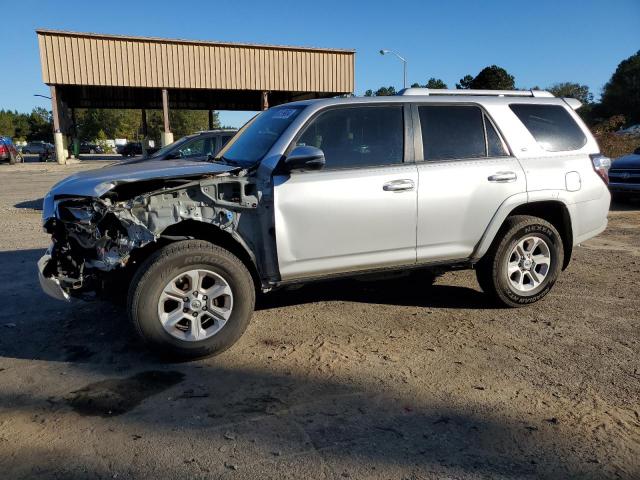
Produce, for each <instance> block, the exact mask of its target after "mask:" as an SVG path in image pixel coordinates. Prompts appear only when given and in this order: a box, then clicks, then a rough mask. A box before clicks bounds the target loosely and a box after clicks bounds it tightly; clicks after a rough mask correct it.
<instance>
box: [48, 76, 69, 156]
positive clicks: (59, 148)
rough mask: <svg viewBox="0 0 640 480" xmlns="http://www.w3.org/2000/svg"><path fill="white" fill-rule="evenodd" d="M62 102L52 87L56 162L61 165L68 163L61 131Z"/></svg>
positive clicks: (53, 86) (52, 86) (54, 87)
mask: <svg viewBox="0 0 640 480" xmlns="http://www.w3.org/2000/svg"><path fill="white" fill-rule="evenodd" d="M60 113H61V112H60V102H59V101H58V91H57V90H56V86H55V85H51V116H52V117H53V144H54V146H55V150H56V161H57V162H58V163H59V164H60V165H64V164H65V163H67V155H66V152H65V151H64V139H63V138H62V131H61V129H60V125H61V122H60Z"/></svg>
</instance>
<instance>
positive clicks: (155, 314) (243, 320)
mask: <svg viewBox="0 0 640 480" xmlns="http://www.w3.org/2000/svg"><path fill="white" fill-rule="evenodd" d="M196 270H197V271H198V272H205V273H204V274H206V275H207V276H205V277H202V278H203V279H202V280H200V281H199V286H202V287H203V289H201V290H200V292H199V296H198V297H195V298H194V297H193V296H192V295H193V294H192V293H189V292H191V291H192V288H191V287H192V286H193V285H189V286H187V287H185V292H186V293H184V295H185V297H184V299H191V300H190V301H189V302H184V301H179V302H177V303H178V305H179V307H178V308H177V309H175V308H173V304H172V302H176V301H175V300H174V299H173V297H171V296H169V297H167V294H165V293H164V292H166V291H167V289H170V286H172V287H177V286H179V285H182V284H184V283H185V281H187V280H189V278H188V277H187V276H186V273H187V272H194V271H196ZM176 279H178V280H176ZM205 280H207V281H208V282H213V281H215V283H214V284H213V286H211V287H209V289H206V290H205V289H204V287H205V283H204V282H205ZM225 284H226V286H225ZM220 285H222V286H220ZM214 287H215V288H223V289H225V291H227V290H226V289H227V288H228V291H229V292H230V293H229V294H224V295H220V296H218V297H215V298H214V297H213V295H214V294H215V293H211V298H206V297H203V293H206V292H212V291H213V290H212V289H213V288H214ZM173 291H175V290H173ZM172 295H173V294H172ZM180 295H183V293H182V292H180ZM255 297H256V291H255V286H254V282H253V279H252V277H251V274H250V273H249V271H248V270H247V268H246V267H245V265H244V264H243V263H242V261H241V260H240V259H238V258H237V257H236V256H235V255H233V254H231V253H230V252H228V251H227V250H225V249H223V248H220V247H218V246H217V245H213V244H211V243H209V242H205V241H201V240H185V241H179V242H175V243H172V244H170V245H167V246H165V247H163V248H161V249H160V250H158V251H157V252H155V253H154V254H152V255H151V256H150V257H149V258H148V259H147V260H146V261H145V262H144V263H143V264H142V265H141V266H140V267H139V269H138V271H137V272H136V274H135V275H134V277H133V280H132V282H131V286H130V288H129V295H128V302H127V304H128V311H129V317H130V320H131V322H132V323H133V326H134V328H135V330H136V332H137V333H138V335H139V336H140V337H141V338H142V340H143V341H145V343H147V344H148V345H149V346H150V347H151V348H153V349H154V350H156V351H158V352H159V353H162V354H167V355H169V356H171V357H177V358H179V359H182V360H189V359H195V358H200V357H206V356H210V355H217V354H219V353H222V352H224V351H225V350H226V349H227V348H229V347H231V346H232V345H233V344H234V343H235V342H236V341H237V340H238V339H239V338H240V337H241V336H242V334H243V333H244V331H245V330H246V329H247V327H248V325H249V322H250V320H251V314H252V313H253V309H254V306H255ZM163 298H164V299H165V300H163ZM219 299H222V302H223V303H224V305H222V306H217V304H214V302H216V301H218V300H219ZM196 300H200V302H199V304H200V303H202V304H203V305H204V306H203V307H201V308H202V310H197V308H198V307H199V305H198V307H194V305H195V301H196ZM167 304H169V307H168V308H169V312H170V313H163V315H165V316H167V315H169V316H170V315H175V316H176V317H179V316H182V317H183V318H182V319H181V320H180V321H179V322H177V323H176V324H175V326H174V327H170V328H169V327H165V326H164V325H163V323H162V320H161V311H162V312H164V311H165V310H167ZM206 305H209V307H208V309H207V307H206ZM184 307H189V308H184ZM161 309H162V310H161ZM191 309H193V310H194V311H196V310H197V312H199V317H196V318H195V320H194V319H192V317H191V315H192V313H190V312H191V311H192V310H191ZM203 310H207V311H206V312H205V311H203ZM216 310H217V311H219V312H221V311H224V312H226V315H228V318H227V319H226V323H225V322H221V321H219V317H218V320H214V317H213V312H214V311H216ZM182 312H184V314H183V313H182ZM194 321H195V322H196V323H195V324H194V323H193V322H194ZM198 322H199V323H198ZM194 325H197V326H198V327H200V328H195V327H194ZM206 325H209V326H206ZM194 328H195V330H194ZM194 331H195V332H199V334H198V335H193V332H194ZM212 332H215V333H212ZM207 335H210V336H207ZM198 336H200V337H202V339H199V338H198Z"/></svg>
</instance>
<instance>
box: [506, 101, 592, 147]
mask: <svg viewBox="0 0 640 480" xmlns="http://www.w3.org/2000/svg"><path fill="white" fill-rule="evenodd" d="M509 108H511V110H512V111H513V113H515V114H516V116H517V117H518V118H519V119H520V121H521V122H522V123H523V124H524V126H525V127H527V130H529V132H530V133H531V135H533V138H535V139H536V142H538V145H540V146H541V147H542V148H544V149H545V150H547V151H548V152H566V151H569V150H578V149H580V148H582V147H583V146H584V145H585V143H587V137H585V136H584V133H582V130H581V129H580V127H579V126H578V124H577V123H576V122H575V121H574V120H573V118H571V115H569V112H567V110H566V109H565V108H564V107H562V106H560V105H532V104H522V103H520V104H518V103H516V104H511V105H509Z"/></svg>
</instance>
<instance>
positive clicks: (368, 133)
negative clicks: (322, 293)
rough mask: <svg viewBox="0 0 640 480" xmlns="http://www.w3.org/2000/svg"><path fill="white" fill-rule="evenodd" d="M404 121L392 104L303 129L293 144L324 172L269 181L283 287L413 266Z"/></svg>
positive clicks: (328, 113) (331, 113)
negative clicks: (313, 154)
mask: <svg viewBox="0 0 640 480" xmlns="http://www.w3.org/2000/svg"><path fill="white" fill-rule="evenodd" d="M405 113H406V114H407V115H405ZM408 116H410V111H409V109H408V107H407V109H406V112H405V107H404V106H403V105H401V104H397V103H396V104H390V105H357V106H348V107H345V106H340V107H331V108H329V109H327V110H323V111H322V112H320V113H319V114H317V115H316V117H314V118H312V119H311V120H310V122H309V123H308V124H307V125H306V126H305V127H304V128H303V130H302V132H301V135H300V136H299V137H298V138H297V140H296V144H297V145H311V146H314V147H317V148H320V149H322V150H323V152H324V155H325V159H326V166H325V168H324V169H323V170H320V171H305V172H293V173H291V174H288V175H278V176H275V177H274V195H275V198H274V203H275V221H276V242H277V248H278V263H279V269H280V275H281V277H282V279H283V280H287V279H294V278H300V277H308V276H316V275H327V274H334V273H341V272H351V271H357V270H366V269H372V268H377V267H383V266H390V265H393V266H396V265H406V264H414V263H415V261H416V252H415V246H416V211H417V209H416V199H417V193H416V189H417V184H418V175H417V169H416V166H415V163H413V162H412V150H409V149H408V148H407V145H411V144H412V142H411V141H410V140H409V132H408V128H407V127H406V126H405V117H408Z"/></svg>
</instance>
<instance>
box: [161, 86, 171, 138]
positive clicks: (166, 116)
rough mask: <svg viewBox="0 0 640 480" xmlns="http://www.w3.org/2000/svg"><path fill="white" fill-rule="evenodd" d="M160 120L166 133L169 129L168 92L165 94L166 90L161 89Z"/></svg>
mask: <svg viewBox="0 0 640 480" xmlns="http://www.w3.org/2000/svg"><path fill="white" fill-rule="evenodd" d="M162 118H163V120H164V131H165V132H167V133H168V132H170V131H171V128H170V125H169V92H167V89H166V88H163V89H162Z"/></svg>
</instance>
